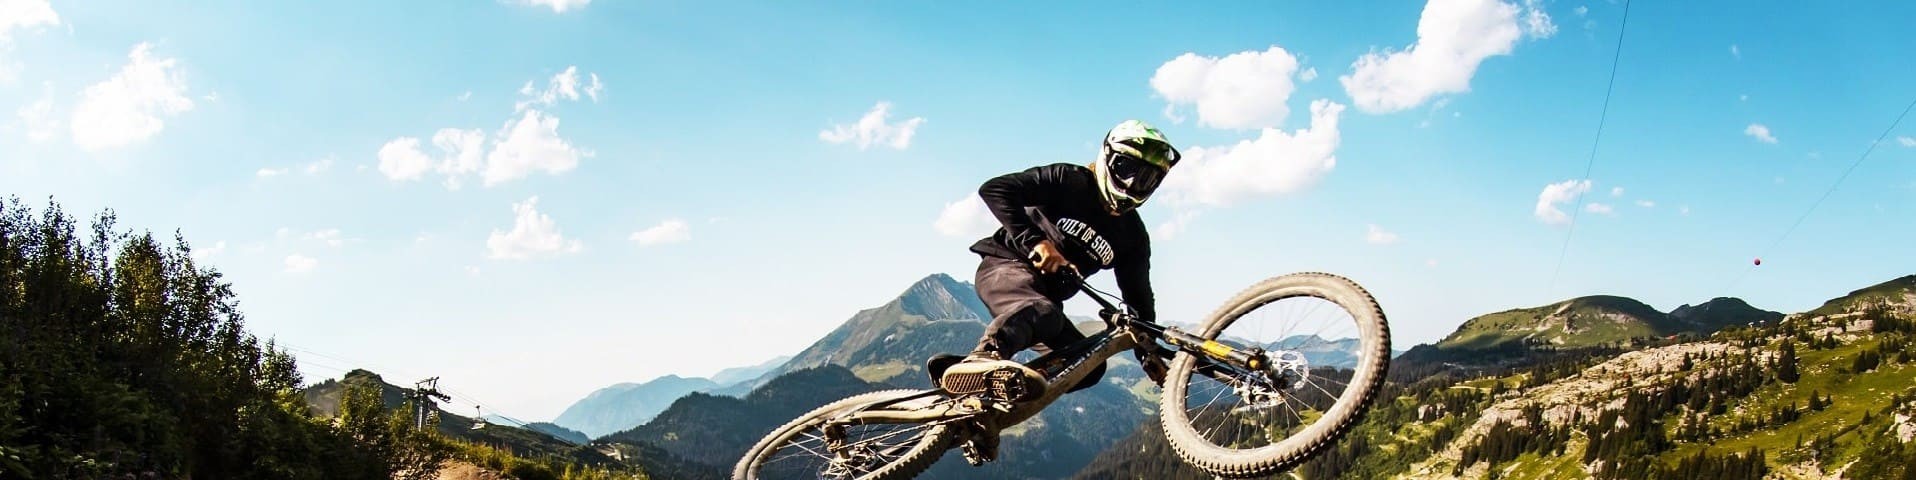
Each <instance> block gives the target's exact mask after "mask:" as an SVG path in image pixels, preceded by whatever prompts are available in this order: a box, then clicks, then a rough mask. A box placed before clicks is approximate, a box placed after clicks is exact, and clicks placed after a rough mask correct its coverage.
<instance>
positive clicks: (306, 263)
mask: <svg viewBox="0 0 1916 480" xmlns="http://www.w3.org/2000/svg"><path fill="white" fill-rule="evenodd" d="M318 266H319V259H317V258H313V257H308V256H305V255H300V254H297V253H295V254H292V255H287V256H286V272H287V273H306V272H310V271H313V268H314V267H318Z"/></svg>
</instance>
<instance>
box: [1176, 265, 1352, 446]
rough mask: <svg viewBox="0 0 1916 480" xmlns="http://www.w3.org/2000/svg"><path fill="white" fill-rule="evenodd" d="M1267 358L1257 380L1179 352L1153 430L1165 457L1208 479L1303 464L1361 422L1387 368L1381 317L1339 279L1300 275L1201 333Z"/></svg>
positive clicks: (1246, 298)
mask: <svg viewBox="0 0 1916 480" xmlns="http://www.w3.org/2000/svg"><path fill="white" fill-rule="evenodd" d="M1195 333H1196V334H1197V335H1198V336H1200V337H1203V338H1205V339H1215V340H1219V341H1222V342H1225V343H1229V344H1232V345H1236V346H1239V347H1244V348H1262V349H1265V350H1267V351H1268V354H1269V358H1270V360H1271V362H1267V363H1269V364H1270V365H1269V366H1268V367H1267V368H1265V369H1264V370H1263V371H1250V370H1248V369H1243V368H1236V367H1228V366H1223V365H1221V364H1218V363H1214V362H1211V361H1210V360H1206V359H1202V358H1199V357H1198V356H1196V355H1194V354H1193V353H1192V352H1179V353H1178V354H1177V357H1176V358H1175V359H1174V360H1173V361H1172V362H1171V367H1170V372H1169V375H1168V378H1166V380H1165V384H1164V397H1163V399H1162V400H1160V404H1159V421H1160V422H1162V423H1163V426H1164V434H1165V437H1166V440H1168V441H1169V442H1170V443H1171V446H1172V450H1174V451H1176V452H1177V453H1178V456H1179V457H1180V458H1182V459H1183V460H1184V461H1185V462H1188V463H1190V464H1191V465H1192V466H1195V467H1198V468H1200V469H1202V470H1204V471H1207V472H1210V473H1212V474H1215V475H1218V476H1223V477H1232V478H1244V477H1254V476H1262V475H1271V474H1274V473H1278V472H1282V471H1285V470H1289V469H1291V468H1293V467H1296V466H1297V465H1299V464H1301V463H1303V462H1304V461H1306V460H1309V459H1310V458H1311V456H1312V455H1315V454H1317V453H1318V452H1319V451H1321V450H1323V449H1324V448H1325V447H1328V446H1329V445H1331V443H1332V442H1334V441H1336V440H1337V438H1338V437H1341V436H1343V434H1344V433H1345V432H1346V431H1348V430H1349V429H1350V427H1351V426H1353V425H1355V424H1356V423H1357V421H1358V420H1360V419H1361V418H1362V417H1363V414H1364V412H1365V410H1366V409H1367V408H1368V407H1369V405H1370V402H1371V400H1372V397H1373V396H1374V395H1375V394H1376V393H1377V390H1378V387H1379V386H1380V385H1381V384H1382V383H1383V379H1384V370H1385V369H1386V368H1388V367H1389V363H1390V329H1389V326H1388V325H1387V324H1386V322H1385V319H1384V312H1383V310H1382V308H1380V307H1379V306H1378V305H1377V300H1376V299H1374V298H1371V296H1370V294H1369V293H1368V292H1365V291H1364V289H1363V287H1360V286H1358V285H1357V284H1356V283H1354V282H1351V281H1350V280H1348V279H1345V278H1343V277H1338V276H1335V275H1329V274H1323V273H1299V274H1292V275H1285V276H1281V277H1276V278H1271V279H1268V280H1265V281H1263V282H1259V283H1258V284H1256V285H1253V286H1251V287H1250V288H1248V289H1245V290H1244V291H1243V292H1241V293H1239V294H1238V295H1237V296H1236V297H1234V298H1232V299H1231V300H1230V301H1227V302H1225V304H1224V305H1223V306H1222V307H1220V308H1218V310H1217V311H1216V312H1213V313H1212V314H1211V316H1210V317H1209V318H1207V319H1206V320H1205V322H1204V324H1203V326H1202V327H1200V329H1199V331H1198V332H1195Z"/></svg>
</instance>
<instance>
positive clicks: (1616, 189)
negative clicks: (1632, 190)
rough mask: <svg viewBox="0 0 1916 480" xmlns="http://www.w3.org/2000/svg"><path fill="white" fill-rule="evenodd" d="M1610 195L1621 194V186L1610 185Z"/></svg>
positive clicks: (1619, 195)
mask: <svg viewBox="0 0 1916 480" xmlns="http://www.w3.org/2000/svg"><path fill="white" fill-rule="evenodd" d="M1610 196H1612V197H1621V196H1623V187H1610Z"/></svg>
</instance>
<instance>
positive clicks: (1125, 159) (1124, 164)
mask: <svg viewBox="0 0 1916 480" xmlns="http://www.w3.org/2000/svg"><path fill="white" fill-rule="evenodd" d="M1105 166H1106V167H1108V168H1110V169H1111V172H1110V174H1111V183H1112V184H1113V185H1112V187H1115V188H1117V190H1118V191H1119V192H1121V193H1124V194H1125V195H1126V196H1129V197H1131V198H1135V199H1138V200H1140V201H1142V200H1144V198H1145V197H1149V196H1151V192H1154V191H1157V189H1158V183H1160V182H1163V181H1164V173H1165V170H1164V169H1163V168H1160V167H1158V166H1157V165H1154V164H1152V163H1151V162H1147V161H1145V160H1144V159H1142V158H1138V157H1136V156H1132V155H1131V154H1127V153H1113V154H1112V155H1111V159H1110V161H1108V162H1106V163H1105Z"/></svg>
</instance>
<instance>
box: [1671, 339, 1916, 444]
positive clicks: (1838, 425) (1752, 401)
mask: <svg viewBox="0 0 1916 480" xmlns="http://www.w3.org/2000/svg"><path fill="white" fill-rule="evenodd" d="M1880 343H1882V341H1881V340H1880V339H1879V338H1876V337H1863V339H1862V340H1860V341H1858V342H1855V343H1851V344H1846V345H1842V346H1839V347H1837V348H1833V349H1829V350H1808V349H1800V348H1799V349H1798V350H1797V355H1798V358H1799V360H1798V362H1797V364H1798V365H1800V366H1801V368H1802V371H1803V376H1802V379H1801V380H1798V381H1797V382H1796V383H1795V384H1785V383H1780V382H1779V383H1772V384H1769V385H1765V386H1763V387H1762V388H1760V389H1758V390H1757V391H1756V392H1754V393H1752V394H1751V395H1750V396H1749V397H1746V399H1745V400H1744V401H1743V402H1740V403H1739V404H1738V405H1737V409H1738V410H1737V414H1735V415H1723V416H1720V417H1718V418H1716V419H1715V420H1714V421H1712V422H1711V424H1712V425H1716V426H1719V427H1723V428H1726V429H1727V428H1729V426H1730V425H1733V424H1735V423H1736V421H1737V419H1738V418H1742V417H1745V416H1749V415H1754V414H1756V412H1768V411H1770V409H1772V408H1775V407H1777V406H1783V405H1789V404H1790V403H1791V402H1795V404H1796V405H1797V406H1798V407H1804V406H1807V405H1808V404H1809V398H1810V394H1811V393H1812V392H1815V393H1817V394H1820V395H1825V396H1829V397H1831V398H1832V399H1833V400H1834V401H1835V405H1832V406H1830V407H1829V408H1827V409H1824V410H1823V411H1821V412H1812V411H1808V410H1807V409H1806V410H1804V413H1803V417H1802V418H1799V419H1797V420H1796V421H1794V422H1790V423H1788V424H1784V425H1782V426H1778V427H1771V428H1763V429H1758V430H1757V431H1755V432H1750V433H1746V434H1743V435H1739V436H1733V437H1729V438H1724V439H1719V440H1717V441H1715V442H1712V445H1709V446H1704V445H1696V444H1682V445H1681V446H1679V447H1678V448H1677V449H1675V450H1674V451H1672V452H1670V453H1668V454H1666V455H1664V456H1663V457H1662V458H1663V459H1664V460H1665V461H1666V462H1668V463H1670V464H1675V463H1676V461H1677V459H1679V458H1682V456H1684V455H1689V454H1691V453H1694V452H1695V451H1697V450H1699V449H1703V448H1709V449H1710V450H1711V451H1713V452H1716V453H1724V452H1739V451H1743V450H1745V449H1748V448H1749V447H1752V446H1754V447H1757V448H1758V449H1761V450H1763V451H1764V452H1767V453H1769V455H1770V463H1771V465H1772V466H1773V467H1776V466H1782V465H1783V464H1785V463H1794V462H1790V461H1788V460H1789V459H1792V458H1800V457H1803V455H1801V454H1802V453H1803V452H1800V451H1799V450H1801V449H1799V448H1797V445H1796V442H1797V439H1798V436H1799V435H1800V436H1801V438H1802V440H1803V441H1804V442H1805V443H1807V442H1809V441H1810V439H1813V438H1815V437H1816V436H1817V435H1822V434H1824V433H1828V432H1832V431H1841V430H1844V429H1846V428H1850V427H1853V426H1854V425H1856V424H1857V423H1858V422H1859V421H1861V420H1862V417H1863V412H1864V411H1866V410H1868V411H1881V410H1882V409H1883V408H1884V407H1886V406H1888V405H1889V396H1890V394H1891V393H1894V392H1899V391H1902V390H1903V389H1904V388H1908V386H1910V385H1916V365H1912V364H1902V365H1897V364H1895V363H1894V362H1889V361H1885V362H1883V364H1882V366H1881V367H1878V368H1877V369H1876V370H1871V371H1869V372H1864V373H1861V374H1853V373H1847V372H1846V371H1847V370H1848V369H1849V366H1850V361H1852V360H1854V359H1855V358H1856V355H1857V354H1858V353H1861V352H1863V351H1864V350H1869V349H1872V348H1875V347H1876V346H1877V345H1878V344H1880ZM1671 423H1672V424H1674V423H1675V422H1671ZM1855 437H1856V436H1855V435H1854V434H1848V433H1846V434H1845V435H1842V436H1839V437H1837V439H1836V441H1837V444H1838V445H1839V446H1853V445H1848V444H1850V443H1853V442H1852V441H1853V440H1856V438H1855ZM1839 448H1841V447H1839ZM1844 450H1853V449H1844ZM1846 457H1848V455H1839V456H1838V457H1837V458H1838V462H1837V463H1839V464H1840V463H1844V462H1845V461H1847V460H1849V458H1846Z"/></svg>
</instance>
